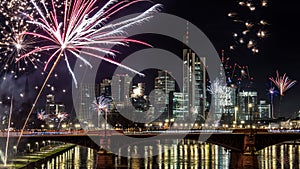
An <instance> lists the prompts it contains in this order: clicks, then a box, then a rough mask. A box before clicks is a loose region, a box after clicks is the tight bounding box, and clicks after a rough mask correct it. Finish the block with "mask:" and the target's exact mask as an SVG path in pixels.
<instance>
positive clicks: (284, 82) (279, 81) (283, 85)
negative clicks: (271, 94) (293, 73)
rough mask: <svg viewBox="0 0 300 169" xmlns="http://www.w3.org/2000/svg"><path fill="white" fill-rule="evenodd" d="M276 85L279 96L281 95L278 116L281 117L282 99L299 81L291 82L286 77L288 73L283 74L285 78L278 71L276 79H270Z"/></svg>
mask: <svg viewBox="0 0 300 169" xmlns="http://www.w3.org/2000/svg"><path fill="white" fill-rule="evenodd" d="M269 79H270V80H271V81H272V82H273V83H274V85H275V86H276V87H277V88H278V90H279V94H280V101H279V106H278V115H279V116H280V115H281V114H280V106H281V102H282V97H283V96H284V93H285V92H286V91H287V90H288V89H290V88H291V87H293V86H294V85H295V84H296V83H297V81H296V80H291V79H289V78H288V77H287V76H286V73H284V74H283V76H280V75H279V73H278V70H277V71H276V78H274V77H270V78H269Z"/></svg>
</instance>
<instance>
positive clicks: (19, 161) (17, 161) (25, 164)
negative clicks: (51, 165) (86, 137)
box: [0, 144, 76, 169]
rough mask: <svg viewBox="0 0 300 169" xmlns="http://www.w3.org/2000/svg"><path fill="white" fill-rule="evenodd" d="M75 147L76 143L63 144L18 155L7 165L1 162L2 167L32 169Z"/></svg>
mask: <svg viewBox="0 0 300 169" xmlns="http://www.w3.org/2000/svg"><path fill="white" fill-rule="evenodd" d="M74 147H76V145H75V144H62V145H59V146H56V147H53V148H51V149H49V150H44V151H38V152H34V153H30V154H26V155H21V156H16V157H15V158H12V159H10V160H8V164H7V165H6V166H4V165H3V164H1V165H0V169H2V168H6V169H32V168H34V167H35V164H36V163H43V162H44V161H47V160H48V159H50V158H52V157H54V156H56V155H58V154H59V153H62V152H65V151H67V150H70V149H72V148H74Z"/></svg>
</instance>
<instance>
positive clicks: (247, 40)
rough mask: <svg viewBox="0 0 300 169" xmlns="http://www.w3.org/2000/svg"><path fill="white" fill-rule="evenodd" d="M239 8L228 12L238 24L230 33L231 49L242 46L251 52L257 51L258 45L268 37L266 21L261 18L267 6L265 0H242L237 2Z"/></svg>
mask: <svg viewBox="0 0 300 169" xmlns="http://www.w3.org/2000/svg"><path fill="white" fill-rule="evenodd" d="M238 6H239V7H240V8H236V11H232V12H230V13H228V17H229V18H230V19H231V20H232V21H233V22H234V23H237V24H239V29H238V30H236V31H234V32H233V33H232V36H233V40H234V43H233V44H232V45H230V47H229V48H230V49H231V50H235V49H237V48H238V47H240V46H244V47H246V48H247V49H249V50H250V51H251V52H252V53H254V54H255V53H258V52H259V50H260V49H259V45H260V44H261V42H262V41H263V40H264V39H265V38H266V37H268V35H269V33H268V25H269V24H268V23H267V21H266V20H265V19H264V18H262V16H264V15H263V14H262V12H263V10H264V9H265V8H266V7H267V6H268V2H267V0H242V1H239V2H238Z"/></svg>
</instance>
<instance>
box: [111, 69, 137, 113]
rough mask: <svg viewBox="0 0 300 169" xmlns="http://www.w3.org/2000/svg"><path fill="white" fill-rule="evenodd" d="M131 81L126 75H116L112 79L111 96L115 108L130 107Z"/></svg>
mask: <svg viewBox="0 0 300 169" xmlns="http://www.w3.org/2000/svg"><path fill="white" fill-rule="evenodd" d="M131 79H132V78H131V77H130V76H128V75H127V74H118V75H114V76H113V77H112V80H111V96H112V100H113V102H114V103H115V105H116V106H117V108H118V107H124V106H129V105H131V102H130V94H131V92H130V91H131V85H132V83H131Z"/></svg>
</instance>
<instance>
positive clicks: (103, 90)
mask: <svg viewBox="0 0 300 169" xmlns="http://www.w3.org/2000/svg"><path fill="white" fill-rule="evenodd" d="M100 95H104V96H105V97H111V81H110V80H109V79H103V80H102V82H101V83H100Z"/></svg>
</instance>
